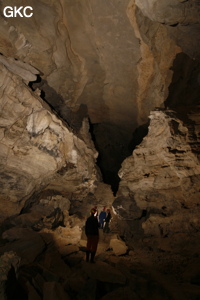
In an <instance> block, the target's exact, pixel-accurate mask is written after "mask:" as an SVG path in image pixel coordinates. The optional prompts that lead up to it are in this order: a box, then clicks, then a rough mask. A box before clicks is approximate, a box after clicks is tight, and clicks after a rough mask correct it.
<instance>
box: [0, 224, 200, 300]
mask: <svg viewBox="0 0 200 300" xmlns="http://www.w3.org/2000/svg"><path fill="white" fill-rule="evenodd" d="M16 232H18V236H17V234H16ZM13 234H14V235H15V238H12V236H13ZM20 234H21V235H20ZM113 236H114V234H113V233H109V234H105V233H103V232H102V231H100V242H99V246H98V251H97V254H96V263H95V264H91V263H87V262H85V245H86V238H85V236H84V234H83V235H82V239H81V241H80V242H79V243H78V244H77V245H69V244H67V243H64V244H63V245H62V247H61V245H59V251H58V247H57V245H56V243H55V241H54V240H53V239H52V236H51V235H50V234H46V233H37V232H33V231H29V230H28V229H24V228H22V229H21V233H20V231H19V228H18V229H17V231H15V229H13V232H12V230H11V231H10V232H9V230H8V232H7V239H5V235H4V239H2V240H1V247H0V253H1V258H0V260H1V261H0V262H1V264H0V278H1V289H0V299H1V300H4V299H5V300H6V299H8V300H10V299H12V300H13V299H16V300H18V299H19V300H25V299H28V300H42V299H44V300H47V299H48V300H55V299H56V300H68V299H73V300H82V299H89V300H90V299H91V300H97V299H101V300H107V299H108V300H112V299H115V300H116V299H119V300H123V299H124V300H125V299H126V300H127V299H131V300H134V299H138V300H139V299H143V300H146V299H158V300H160V299H165V300H168V299H169V300H180V299H182V300H198V299H200V256H199V248H200V246H199V243H197V241H198V240H199V237H198V236H196V237H193V238H190V243H186V244H185V247H182V252H178V251H176V249H177V248H174V250H173V251H171V250H170V248H169V246H170V245H171V244H172V243H175V241H173V240H171V241H170V240H169V239H167V240H166V239H165V240H162V241H161V240H157V241H154V243H152V241H151V240H149V239H146V240H143V242H140V243H139V242H138V243H136V244H135V246H134V247H132V249H128V251H127V253H126V254H124V255H120V256H119V255H116V253H115V252H114V251H113V249H111V248H109V245H110V240H111V239H112V237H113Z"/></svg>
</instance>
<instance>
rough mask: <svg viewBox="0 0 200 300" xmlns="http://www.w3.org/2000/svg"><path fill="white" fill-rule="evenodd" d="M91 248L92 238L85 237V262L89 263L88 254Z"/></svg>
mask: <svg viewBox="0 0 200 300" xmlns="http://www.w3.org/2000/svg"><path fill="white" fill-rule="evenodd" d="M91 248H92V237H91V236H87V245H86V261H87V262H88V261H89V257H90V253H91Z"/></svg>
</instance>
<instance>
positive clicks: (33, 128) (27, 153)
mask: <svg viewBox="0 0 200 300" xmlns="http://www.w3.org/2000/svg"><path fill="white" fill-rule="evenodd" d="M0 72H1V77H0V78H1V79H0V80H1V83H0V85H1V119H0V125H1V137H0V147H1V152H0V163H1V180H0V182H1V196H0V199H1V202H0V205H1V218H5V217H7V216H9V215H12V214H17V213H19V212H20V210H21V209H22V207H23V205H24V202H25V200H26V199H27V198H28V197H30V196H31V195H32V194H33V192H34V191H35V190H37V189H38V190H40V189H41V187H44V186H46V185H47V184H48V183H49V182H50V181H51V180H53V179H54V180H55V179H56V176H57V178H60V177H62V176H63V177H64V178H67V179H68V180H69V177H71V189H72V190H73V186H78V185H81V184H82V182H83V181H84V178H87V182H86V183H84V184H85V185H87V187H88V188H89V185H90V186H91V189H92V186H93V182H94V181H95V179H96V178H97V177H96V176H97V174H98V172H97V170H96V167H95V159H96V157H97V152H96V151H95V150H94V148H92V147H91V145H90V146H89V147H88V146H87V145H86V144H85V142H84V141H83V140H81V139H80V138H78V137H77V136H75V135H74V134H73V133H72V132H71V131H70V130H69V129H68V128H67V127H66V126H65V124H63V123H62V121H61V120H60V119H58V118H57V117H56V116H55V114H53V113H52V112H51V110H50V108H49V107H48V106H47V105H46V104H45V103H44V102H43V100H42V99H41V98H40V97H39V96H37V95H36V94H34V93H33V92H32V91H31V89H30V88H29V87H28V86H27V85H26V84H25V83H23V81H22V79H21V78H20V77H18V76H17V75H14V74H13V73H10V71H8V70H7V69H6V68H5V67H4V66H3V65H1V71H0ZM83 156H84V160H83V159H82V157H83ZM59 170H61V172H60V173H61V174H59ZM62 170H63V172H62ZM68 170H69V173H70V174H69V173H68ZM57 171H58V173H57V175H56V172H57ZM65 181H66V179H65ZM72 181H73V182H74V184H72ZM60 184H62V181H61V180H60ZM89 190H90V188H89Z"/></svg>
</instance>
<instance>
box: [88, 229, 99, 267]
mask: <svg viewBox="0 0 200 300" xmlns="http://www.w3.org/2000/svg"><path fill="white" fill-rule="evenodd" d="M98 242H99V236H98V235H94V236H93V237H92V246H91V259H90V262H91V263H94V257H95V254H96V251H97V245H98Z"/></svg>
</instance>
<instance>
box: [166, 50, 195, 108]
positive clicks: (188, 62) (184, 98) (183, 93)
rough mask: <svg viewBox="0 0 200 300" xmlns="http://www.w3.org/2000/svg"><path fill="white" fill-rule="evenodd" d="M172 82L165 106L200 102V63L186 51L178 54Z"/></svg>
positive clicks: (173, 68)
mask: <svg viewBox="0 0 200 300" xmlns="http://www.w3.org/2000/svg"><path fill="white" fill-rule="evenodd" d="M171 69H172V70H173V72H174V73H173V77H172V82H171V84H170V86H169V95H168V97H167V99H166V101H165V106H166V107H169V108H173V109H174V108H176V107H180V106H189V105H191V103H192V105H194V104H195V105H198V104H199V94H200V85H199V83H200V82H199V81H200V78H199V74H200V63H199V61H197V60H194V59H191V58H190V57H189V56H188V55H186V54H185V53H179V54H177V56H176V58H175V60H174V63H173V66H172V68H171Z"/></svg>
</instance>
